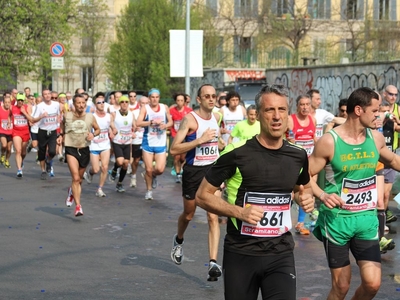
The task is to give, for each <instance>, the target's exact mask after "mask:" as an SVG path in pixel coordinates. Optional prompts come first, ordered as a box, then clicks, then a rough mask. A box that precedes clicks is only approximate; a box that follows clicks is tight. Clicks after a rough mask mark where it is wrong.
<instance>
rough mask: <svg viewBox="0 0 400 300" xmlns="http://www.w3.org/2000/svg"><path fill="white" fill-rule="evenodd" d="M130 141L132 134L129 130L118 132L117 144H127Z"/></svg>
mask: <svg viewBox="0 0 400 300" xmlns="http://www.w3.org/2000/svg"><path fill="white" fill-rule="evenodd" d="M131 139H132V132H131V131H130V130H120V131H119V139H118V143H119V144H129V143H130V142H131Z"/></svg>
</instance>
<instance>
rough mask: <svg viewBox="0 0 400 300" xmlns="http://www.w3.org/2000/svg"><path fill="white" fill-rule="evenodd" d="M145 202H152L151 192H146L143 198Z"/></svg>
mask: <svg viewBox="0 0 400 300" xmlns="http://www.w3.org/2000/svg"><path fill="white" fill-rule="evenodd" d="M144 199H145V200H153V192H152V191H147V192H146V195H145V196H144Z"/></svg>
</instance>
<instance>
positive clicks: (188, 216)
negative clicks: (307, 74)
mask: <svg viewBox="0 0 400 300" xmlns="http://www.w3.org/2000/svg"><path fill="white" fill-rule="evenodd" d="M288 96H289V93H288V90H287V89H286V88H285V87H283V86H279V85H272V86H269V85H268V86H266V87H264V88H263V89H261V91H260V92H259V94H258V95H257V96H256V97H255V104H254V105H250V106H248V107H247V108H246V107H244V106H243V105H242V103H241V99H240V94H239V93H237V92H220V93H218V94H217V93H216V90H215V88H214V87H213V86H212V85H209V84H205V85H203V86H201V87H200V88H199V89H198V93H197V95H196V107H195V109H194V110H193V109H192V108H190V104H191V102H190V96H189V95H186V94H184V93H177V94H175V95H174V96H173V100H174V103H173V105H171V106H168V105H166V104H163V103H160V91H159V90H158V89H156V88H153V89H150V90H149V92H148V93H147V94H146V95H140V97H138V95H137V94H136V92H135V91H129V92H128V93H127V95H123V94H122V93H121V92H118V91H117V92H115V93H113V94H112V95H111V96H110V98H109V101H108V102H106V99H105V94H104V93H102V92H99V93H97V94H96V95H94V96H93V97H90V96H89V95H88V94H87V93H86V92H85V91H84V90H83V89H77V90H76V91H75V93H71V92H66V93H63V92H61V93H58V92H54V91H50V90H48V89H45V90H43V91H42V94H41V95H40V96H38V95H32V93H31V90H30V88H25V90H24V92H18V91H17V90H16V89H13V90H12V91H11V92H10V93H5V94H4V95H3V101H2V102H1V107H0V120H1V127H0V141H1V157H0V162H1V164H3V166H4V167H5V168H12V165H13V164H12V163H10V158H11V153H12V152H13V153H14V158H15V170H16V177H17V179H20V178H22V177H23V176H24V175H23V166H24V158H25V156H26V154H27V152H30V151H34V152H37V161H38V164H40V169H41V172H40V174H38V178H40V179H41V180H46V179H47V178H48V177H54V176H56V174H57V170H56V169H55V168H54V166H53V160H54V159H58V160H60V161H65V162H66V163H67V164H68V168H69V170H70V173H71V185H70V187H69V189H68V195H67V197H66V200H65V203H66V205H67V206H68V207H70V206H72V205H74V204H75V216H77V217H78V216H82V215H83V209H82V204H81V197H80V195H81V190H82V181H83V179H84V180H86V182H87V183H94V182H95V181H96V184H97V185H98V188H97V190H96V196H97V197H105V196H106V194H105V193H104V191H103V187H104V185H105V184H106V181H109V182H111V183H113V184H115V190H116V192H118V193H123V192H125V186H124V180H125V177H127V176H129V178H128V182H129V183H128V185H129V187H131V188H135V187H136V186H137V176H138V177H140V178H142V180H144V184H145V186H146V193H145V195H144V199H145V200H152V199H153V191H154V190H155V189H156V188H157V176H159V175H161V174H163V172H164V171H165V167H166V163H167V157H168V154H170V155H172V157H173V158H172V161H173V169H172V172H171V174H172V176H175V181H176V182H177V183H180V184H181V186H182V199H183V210H182V213H181V215H180V216H179V218H178V222H177V231H176V234H175V235H174V236H173V242H172V250H171V259H172V260H173V262H174V263H176V264H181V263H182V262H183V261H184V259H183V258H184V256H183V244H184V233H185V231H186V229H187V228H188V224H189V222H190V221H191V220H192V218H193V216H194V214H195V211H196V207H197V206H201V207H203V208H205V209H206V210H207V211H208V213H207V217H208V223H209V235H208V236H209V237H208V244H209V258H210V263H209V270H208V275H207V276H208V277H207V280H209V281H216V280H218V278H219V277H220V276H221V275H222V274H224V283H225V297H226V299H257V295H258V292H259V289H261V291H262V293H263V297H265V298H268V297H267V295H275V296H274V297H275V298H274V297H273V298H271V299H295V293H296V292H295V289H296V288H295V287H296V286H295V284H296V280H295V276H294V275H293V274H295V267H294V256H293V248H294V242H293V238H292V235H291V233H290V229H291V228H292V222H291V216H290V210H291V205H292V203H294V202H297V204H295V205H297V208H298V221H297V223H296V224H295V226H294V231H295V232H296V233H298V234H302V235H310V232H311V231H312V230H314V231H313V233H314V235H315V236H316V237H317V238H318V239H319V240H321V241H322V242H323V243H324V247H325V250H326V255H327V259H328V264H329V267H330V269H331V276H332V287H331V291H330V294H329V299H344V297H345V296H346V294H347V291H348V289H349V285H350V278H351V271H350V263H349V258H348V256H349V250H351V251H352V253H353V255H354V257H355V258H356V260H357V263H358V266H359V268H360V272H361V275H362V276H361V277H362V282H361V285H360V287H359V288H358V289H357V291H356V295H355V297H356V299H371V298H373V297H374V295H375V294H376V292H377V291H378V289H379V285H380V276H381V274H380V255H381V254H384V253H386V252H387V251H390V250H393V249H394V248H395V244H394V242H393V240H392V239H387V238H385V233H386V232H387V230H386V229H387V226H386V224H387V223H390V222H394V221H396V220H397V217H396V215H395V214H393V213H392V212H391V211H390V210H389V209H388V203H389V199H390V197H391V189H392V185H393V182H394V180H395V175H396V170H397V171H398V170H399V169H400V160H399V158H398V156H397V155H394V154H395V153H396V150H397V148H398V146H399V135H398V132H400V108H399V106H398V105H397V103H396V100H397V96H398V90H397V88H396V87H395V86H393V85H389V86H387V87H386V88H385V90H384V91H382V93H378V92H375V91H373V90H371V89H369V88H360V89H358V90H355V91H354V92H353V93H352V94H351V95H350V97H349V99H342V100H340V102H339V107H338V109H339V113H338V115H337V116H335V115H333V114H332V113H330V112H328V111H326V110H324V109H321V108H319V107H320V105H321V101H323V99H321V94H320V93H319V91H318V90H316V89H311V90H309V91H308V92H307V93H306V94H304V95H298V97H297V99H296V111H295V112H294V113H293V114H290V113H289V106H288ZM170 139H171V145H170V147H169V140H170ZM317 141H318V142H317ZM378 159H379V160H380V162H378ZM141 163H142V165H143V168H144V171H143V172H140V174H137V173H138V171H139V165H140V164H141ZM110 164H111V166H110V167H109V165H110ZM95 174H99V178H98V179H95V178H94V175H95ZM318 176H320V177H321V178H322V180H321V179H318ZM318 182H319V183H320V182H323V184H322V185H321V184H319V185H318V184H317V183H318ZM316 199H318V201H316ZM307 214H309V216H310V218H311V220H313V221H314V222H313V223H310V224H306V223H305V219H306V218H307ZM219 216H227V217H228V220H227V235H226V238H225V242H224V243H225V244H224V258H223V260H224V261H223V267H221V265H220V264H218V263H217V254H218V246H219V245H218V244H219V241H220V226H219ZM306 225H307V226H306ZM310 225H311V226H310ZM265 274H268V275H265ZM228 286H229V288H227V287H228ZM268 299H269V298H268Z"/></svg>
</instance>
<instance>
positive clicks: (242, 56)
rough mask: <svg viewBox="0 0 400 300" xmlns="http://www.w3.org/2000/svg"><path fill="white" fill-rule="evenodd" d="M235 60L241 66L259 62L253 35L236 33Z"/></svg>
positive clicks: (234, 39) (234, 38) (234, 42)
mask: <svg viewBox="0 0 400 300" xmlns="http://www.w3.org/2000/svg"><path fill="white" fill-rule="evenodd" d="M233 60H234V62H235V63H239V64H240V66H248V67H250V65H251V63H256V62H257V50H256V47H255V43H254V38H253V37H243V36H237V35H235V36H234V37H233Z"/></svg>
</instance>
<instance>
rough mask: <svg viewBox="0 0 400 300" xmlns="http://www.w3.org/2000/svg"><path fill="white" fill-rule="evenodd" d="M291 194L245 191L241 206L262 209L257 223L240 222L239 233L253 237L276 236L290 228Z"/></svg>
mask: <svg viewBox="0 0 400 300" xmlns="http://www.w3.org/2000/svg"><path fill="white" fill-rule="evenodd" d="M291 201H292V197H291V194H280V193H256V192H247V193H246V194H245V196H244V201H243V207H246V206H250V205H253V206H258V207H260V208H262V209H263V210H264V214H263V217H262V218H261V220H260V221H259V222H258V223H257V225H251V224H249V223H246V222H242V227H241V230H240V233H241V234H243V235H250V236H254V237H277V236H281V235H282V234H284V233H286V232H288V231H289V230H290V229H291V228H292V220H291V217H290V203H291Z"/></svg>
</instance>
